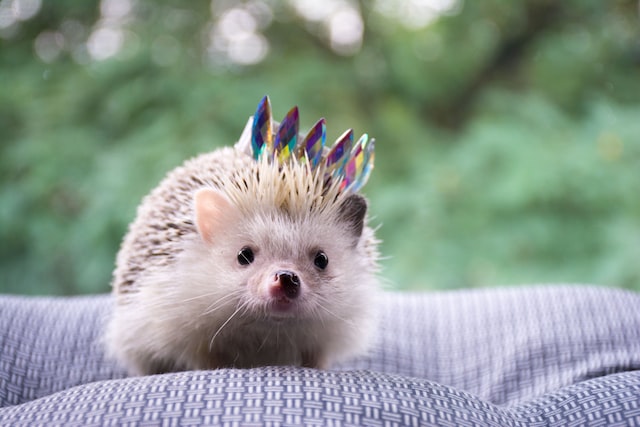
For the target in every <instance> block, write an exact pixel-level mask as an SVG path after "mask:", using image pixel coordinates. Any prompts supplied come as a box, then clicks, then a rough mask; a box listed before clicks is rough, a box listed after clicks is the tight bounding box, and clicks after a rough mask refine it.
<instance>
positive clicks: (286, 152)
mask: <svg viewBox="0 0 640 427" xmlns="http://www.w3.org/2000/svg"><path fill="white" fill-rule="evenodd" d="M298 123H299V115H298V107H297V106H295V107H293V108H292V109H291V110H289V112H288V113H287V115H286V116H285V117H284V119H282V122H281V123H280V127H278V131H277V132H276V141H275V145H274V153H273V154H274V157H275V156H277V157H278V161H280V162H284V161H287V160H288V159H289V157H291V154H292V153H293V152H294V150H295V147H296V144H297V142H298V127H299V125H298Z"/></svg>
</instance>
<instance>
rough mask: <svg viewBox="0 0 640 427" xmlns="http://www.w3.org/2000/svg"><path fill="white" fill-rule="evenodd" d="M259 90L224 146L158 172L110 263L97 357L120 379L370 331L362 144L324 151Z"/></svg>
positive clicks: (300, 352)
mask: <svg viewBox="0 0 640 427" xmlns="http://www.w3.org/2000/svg"><path fill="white" fill-rule="evenodd" d="M325 135H326V126H325V121H324V119H321V120H319V121H318V122H317V123H316V124H315V125H314V126H313V127H312V128H311V130H310V131H309V132H308V134H307V135H306V137H304V138H303V137H302V135H300V134H299V133H298V109H297V107H294V108H292V109H291V110H290V111H289V113H287V115H286V116H285V118H284V119H283V120H282V122H280V123H277V122H275V121H274V120H273V119H272V115H271V104H270V101H269V98H268V97H264V98H263V99H262V100H261V101H260V103H259V105H258V109H257V110H256V112H255V114H254V115H253V116H252V117H250V118H249V121H248V122H247V126H246V127H245V130H244V132H243V133H242V136H241V138H240V139H239V141H238V142H237V143H236V144H235V145H234V146H233V147H224V148H219V149H216V150H214V151H212V152H210V153H206V154H202V155H199V156H197V157H195V158H192V159H190V160H188V161H186V162H185V163H184V164H183V165H182V166H180V167H178V168H176V169H174V170H173V171H171V172H170V173H169V174H168V175H167V176H166V177H165V178H164V180H163V181H162V182H161V183H160V184H159V186H158V187H156V188H155V189H154V190H152V191H151V193H150V194H149V195H147V196H146V197H145V198H144V199H143V201H142V203H141V204H140V206H139V207H138V211H137V216H136V218H135V220H134V221H133V222H132V223H131V224H130V226H129V230H128V232H127V234H126V235H125V237H124V239H123V242H122V245H121V248H120V251H119V252H118V255H117V258H116V268H115V271H114V275H113V282H112V289H113V291H112V292H113V294H114V296H115V297H114V301H115V303H114V309H113V313H112V315H111V317H110V319H109V321H108V324H107V327H106V332H105V335H104V343H105V345H106V348H107V352H108V354H109V355H110V356H112V357H113V358H115V359H116V360H117V361H118V362H119V363H120V364H121V365H123V366H124V367H125V368H126V369H127V371H128V372H129V373H130V374H132V375H148V374H156V373H165V372H172V371H182V370H201V369H218V368H228V367H233V368H252V367H259V366H266V365H293V366H302V367H310V368H320V369H322V368H327V367H330V366H332V365H333V364H335V363H339V362H342V361H345V360H347V359H349V358H351V357H355V356H357V355H361V354H363V353H365V352H366V351H367V349H368V348H370V345H371V343H372V340H373V338H374V335H375V330H376V327H377V326H376V318H377V310H376V306H377V303H376V300H377V291H378V287H379V286H378V278H377V272H378V258H379V256H378V240H377V239H376V238H375V235H374V230H373V229H372V228H371V227H370V226H369V225H368V215H367V210H368V202H367V200H366V199H365V198H364V197H363V196H362V195H361V194H359V193H358V190H359V189H360V188H361V187H362V185H364V183H365V182H366V181H367V179H368V176H369V174H370V172H371V170H372V168H373V157H374V156H373V148H374V140H373V139H369V138H368V137H367V135H366V134H365V135H363V136H362V137H361V138H360V139H359V140H358V141H357V142H355V143H354V138H353V131H352V130H348V131H347V132H345V133H344V134H343V135H342V136H341V137H339V138H338V140H337V141H336V143H335V144H334V145H333V146H332V147H331V148H329V147H326V146H325V140H326V136H325Z"/></svg>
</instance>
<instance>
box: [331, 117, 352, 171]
mask: <svg viewBox="0 0 640 427" xmlns="http://www.w3.org/2000/svg"><path fill="white" fill-rule="evenodd" d="M351 147H353V130H352V129H349V130H347V131H345V133H343V134H342V135H340V137H339V138H338V139H337V140H336V142H335V144H333V147H331V150H330V151H329V154H327V171H326V174H327V175H331V176H334V177H337V176H339V175H341V174H342V172H343V169H344V166H345V165H346V164H347V160H349V154H350V153H351Z"/></svg>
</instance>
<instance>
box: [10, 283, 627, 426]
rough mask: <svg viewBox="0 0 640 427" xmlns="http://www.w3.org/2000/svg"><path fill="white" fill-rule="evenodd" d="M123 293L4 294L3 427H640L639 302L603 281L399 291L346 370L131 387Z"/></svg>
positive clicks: (223, 374)
mask: <svg viewBox="0 0 640 427" xmlns="http://www.w3.org/2000/svg"><path fill="white" fill-rule="evenodd" d="M112 303H113V302H112V300H111V297H110V296H107V295H101V296H89V297H71V298H51V297H49V298H45V297H37V298H36V297H17V296H2V297H0V425H33V424H38V425H48V424H52V425H55V424H65V425H83V426H84V425H109V424H113V425H122V424H123V423H124V424H126V423H130V424H132V425H139V424H140V423H143V424H144V423H149V424H165V423H166V424H176V425H188V424H197V425H207V424H210V425H219V424H228V425H246V424H249V425H251V424H254V425H269V424H271V425H301V424H304V425H332V424H335V425H430V424H432V425H499V426H504V425H584V424H593V425H616V424H619V425H629V424H632V423H634V422H635V423H636V424H637V425H640V295H638V294H637V293H634V292H631V291H624V290H619V289H609V288H599V287H589V286H559V285H558V286H536V287H526V288H494V289H483V290H460V291H449V292H433V293H391V292H388V293H385V294H384V297H383V298H382V307H383V310H382V317H381V322H380V328H379V336H378V340H377V342H376V343H375V346H374V347H373V349H372V351H371V352H370V353H369V354H367V355H365V356H363V357H360V358H358V359H355V360H351V361H349V362H347V363H344V364H342V365H340V366H335V367H333V368H332V369H331V370H326V371H321V370H315V369H305V368H295V367H263V368H258V369H247V370H237V369H221V370H216V371H194V372H180V373H172V374H165V375H155V376H147V377H132V378H127V377H126V374H125V372H124V370H123V369H122V368H121V367H120V366H118V364H117V363H115V362H114V361H112V360H108V359H107V358H106V357H105V355H104V351H103V347H102V344H101V341H100V337H101V332H102V330H103V328H104V325H105V321H106V320H107V319H108V316H109V315H110V313H111V308H112Z"/></svg>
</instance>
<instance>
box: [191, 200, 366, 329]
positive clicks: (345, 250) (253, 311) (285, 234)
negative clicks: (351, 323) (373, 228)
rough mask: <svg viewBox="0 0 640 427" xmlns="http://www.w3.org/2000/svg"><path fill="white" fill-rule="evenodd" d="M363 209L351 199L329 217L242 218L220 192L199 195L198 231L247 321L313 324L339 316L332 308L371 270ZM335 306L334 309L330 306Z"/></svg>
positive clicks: (276, 212)
mask: <svg viewBox="0 0 640 427" xmlns="http://www.w3.org/2000/svg"><path fill="white" fill-rule="evenodd" d="M366 208H367V206H366V202H365V200H364V198H362V197H361V196H359V195H349V196H347V197H345V198H344V199H341V200H340V202H339V203H338V204H337V205H336V207H335V208H334V209H320V210H318V211H313V212H305V213H304V214H300V215H295V214H292V212H291V211H289V210H287V209H282V208H281V207H277V206H274V205H270V204H263V205H259V204H256V205H255V206H254V207H253V210H252V211H251V212H243V213H241V212H240V211H239V210H238V208H237V207H236V206H235V205H234V204H233V203H232V202H231V201H230V200H229V199H228V198H227V197H226V196H225V195H224V194H222V193H221V192H219V191H217V190H213V189H203V190H200V191H198V192H197V193H196V196H195V211H196V224H197V227H198V231H199V234H200V236H201V237H202V239H203V241H204V242H205V244H206V245H208V246H209V247H210V248H211V250H210V253H211V254H212V255H211V256H212V257H215V263H216V265H217V266H218V277H221V278H222V279H221V280H225V281H227V282H228V286H229V289H232V290H234V292H237V295H238V296H237V300H236V305H238V306H242V307H243V308H244V313H245V316H247V317H252V316H253V317H257V318H260V319H271V320H282V319H292V318H295V319H312V318H322V317H323V316H327V315H329V316H340V314H338V313H336V311H340V310H338V309H337V308H336V307H330V306H329V305H331V304H332V301H336V298H338V300H339V301H344V299H345V298H342V297H341V295H350V296H353V295H354V294H355V295H356V298H357V294H358V289H360V287H359V286H357V285H354V284H355V283H366V282H368V280H363V278H362V277H361V276H362V275H365V274H366V275H369V274H370V271H371V268H370V266H366V265H362V266H361V265H357V264H358V262H359V261H360V260H366V259H368V258H367V257H366V256H365V255H364V254H363V253H361V252H362V251H363V247H362V246H363V245H361V244H360V241H361V237H362V233H363V227H364V218H365V214H366ZM333 305H335V304H333Z"/></svg>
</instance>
